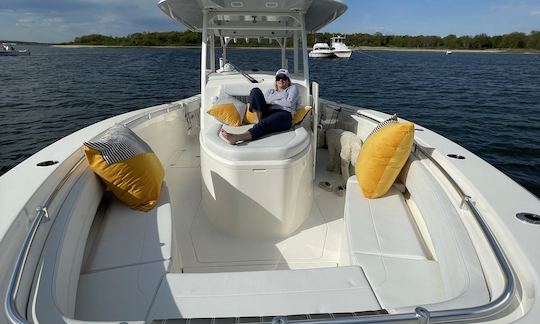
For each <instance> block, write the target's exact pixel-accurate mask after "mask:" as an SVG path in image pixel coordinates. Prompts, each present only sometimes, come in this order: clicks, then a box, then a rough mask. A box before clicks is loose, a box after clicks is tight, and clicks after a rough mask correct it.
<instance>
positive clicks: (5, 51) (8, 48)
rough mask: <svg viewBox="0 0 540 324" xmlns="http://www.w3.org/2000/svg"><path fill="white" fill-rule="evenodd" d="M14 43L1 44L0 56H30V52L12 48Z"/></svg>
mask: <svg viewBox="0 0 540 324" xmlns="http://www.w3.org/2000/svg"><path fill="white" fill-rule="evenodd" d="M15 45H17V44H15V43H2V46H1V47H0V56H18V55H30V51H29V50H27V49H22V50H18V49H16V48H15V47H14V46H15Z"/></svg>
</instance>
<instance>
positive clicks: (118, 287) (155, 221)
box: [75, 183, 173, 321]
mask: <svg viewBox="0 0 540 324" xmlns="http://www.w3.org/2000/svg"><path fill="white" fill-rule="evenodd" d="M98 224H99V225H98V226H99V228H97V229H96V230H97V233H98V234H97V238H96V239H95V241H94V242H93V245H92V248H91V250H90V251H89V254H88V257H87V260H86V263H85V265H84V268H83V269H82V271H81V276H80V278H79V287H78V291H77V306H76V311H75V318H77V319H80V320H90V321H100V320H108V321H111V320H124V321H125V320H143V319H144V318H145V316H146V314H147V312H148V310H149V308H150V305H151V303H152V299H153V296H154V294H155V293H156V291H157V289H158V286H159V284H160V282H161V280H162V278H163V276H165V274H166V273H167V270H168V268H169V264H170V262H171V255H172V252H171V249H172V228H173V227H172V209H171V202H170V197H169V192H168V190H167V186H166V184H165V183H164V184H163V187H162V189H161V195H160V198H159V201H158V204H157V206H156V207H155V208H154V209H152V210H150V211H148V212H141V211H137V210H133V209H130V208H129V207H127V206H125V205H124V204H122V203H121V202H120V201H118V200H117V199H116V198H114V197H113V198H111V200H110V202H109V206H108V208H107V210H106V211H105V214H104V215H103V216H102V220H101V222H98Z"/></svg>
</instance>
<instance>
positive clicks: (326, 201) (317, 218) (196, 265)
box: [165, 137, 345, 272]
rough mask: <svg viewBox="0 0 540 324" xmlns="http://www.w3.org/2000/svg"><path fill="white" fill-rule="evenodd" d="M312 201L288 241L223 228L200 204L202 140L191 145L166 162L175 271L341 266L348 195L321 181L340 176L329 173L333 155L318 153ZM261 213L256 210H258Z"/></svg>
mask: <svg viewBox="0 0 540 324" xmlns="http://www.w3.org/2000/svg"><path fill="white" fill-rule="evenodd" d="M317 155H318V157H317V160H318V164H317V171H316V180H315V181H314V183H313V185H314V193H313V205H312V208H311V213H310V216H309V217H308V219H307V220H306V221H305V222H304V224H303V225H302V226H301V227H300V228H299V229H298V230H297V231H295V232H294V233H293V234H291V235H290V236H289V237H287V238H283V239H267V240H260V239H248V238H240V237H233V236H230V235H228V234H225V233H222V232H220V231H219V230H218V229H217V228H215V227H214V226H213V225H212V224H211V223H210V222H209V221H208V218H207V216H206V215H205V212H204V210H203V208H202V206H201V199H202V196H201V185H202V183H201V181H202V179H201V171H200V157H199V156H200V154H199V143H198V139H197V138H195V137H190V140H189V145H188V146H187V147H185V148H184V149H183V150H181V151H180V152H179V153H178V157H177V159H176V161H174V162H173V163H171V164H170V165H168V166H167V171H166V178H165V180H166V182H167V186H168V188H169V191H170V196H171V203H172V209H173V226H174V228H175V233H174V235H175V237H176V245H175V248H176V252H173V253H174V257H173V266H172V268H171V271H172V272H224V271H227V272H231V271H257V270H276V269H283V270H285V269H306V268H322V267H336V266H339V263H340V251H341V246H342V244H344V240H345V237H344V225H343V205H344V197H339V196H338V195H337V194H335V193H333V192H328V191H325V190H323V189H321V188H319V187H318V185H317V184H318V183H319V182H320V181H329V182H330V183H332V184H333V185H334V186H338V185H339V184H340V182H341V176H340V175H339V174H337V173H335V172H333V173H331V172H328V171H326V165H327V160H328V153H327V150H325V149H320V150H319V151H318V152H317ZM254 212H256V211H254Z"/></svg>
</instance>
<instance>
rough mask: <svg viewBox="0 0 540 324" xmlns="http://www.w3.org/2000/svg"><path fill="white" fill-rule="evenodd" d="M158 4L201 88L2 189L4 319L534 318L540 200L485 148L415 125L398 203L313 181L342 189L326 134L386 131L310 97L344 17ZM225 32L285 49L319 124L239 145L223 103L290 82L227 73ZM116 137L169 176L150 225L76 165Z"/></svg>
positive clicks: (62, 145) (368, 117)
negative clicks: (190, 40) (325, 44)
mask: <svg viewBox="0 0 540 324" xmlns="http://www.w3.org/2000/svg"><path fill="white" fill-rule="evenodd" d="M159 8H160V9H161V10H162V11H163V12H164V13H165V14H167V15H168V16H170V17H171V18H173V19H175V20H177V21H178V22H180V23H182V24H184V25H186V26H187V27H188V28H189V29H190V30H192V31H195V32H201V33H202V44H201V71H200V73H201V74H200V76H201V80H200V87H201V89H200V91H201V92H200V94H197V95H195V96H193V97H190V98H186V99H183V100H180V101H176V102H171V103H166V104H162V105H159V106H154V107H149V108H145V109H140V110H135V111H132V112H128V113H125V114H121V115H118V116H114V117H112V118H109V119H106V120H103V121H101V122H98V123H96V124H93V125H90V126H88V127H86V128H84V129H81V130H79V131H77V132H75V133H73V134H71V135H68V136H66V137H65V138H62V139H61V140H59V141H57V142H55V143H53V144H52V145H50V146H48V147H46V148H44V149H43V150H41V151H39V152H38V153H36V154H35V155H33V156H31V157H30V158H28V159H27V160H25V161H23V162H21V163H20V164H19V165H18V166H16V167H15V168H13V169H11V170H10V171H8V172H7V173H6V174H4V175H3V176H2V177H0V193H1V194H0V206H1V216H2V217H1V219H2V221H1V222H0V258H1V260H2V262H1V263H0V291H1V292H2V297H3V299H4V303H3V305H4V307H3V309H2V312H1V313H0V322H2V323H45V324H48V323H54V324H56V323H71V324H75V323H77V324H81V323H95V322H103V323H119V322H126V323H128V322H129V323H143V322H144V323H172V322H174V323H280V324H285V323H323V322H324V323H430V322H436V323H444V322H451V323H473V322H482V323H487V322H493V323H510V322H512V323H531V324H532V323H537V322H538V319H539V318H540V293H539V292H540V254H539V253H538V247H539V246H540V225H539V224H540V216H538V215H539V214H540V201H539V200H538V198H536V197H535V196H534V195H533V194H531V193H530V192H528V191H527V190H525V189H524V188H523V187H521V186H520V185H518V184H517V183H515V182H514V181H512V180H511V179H510V178H508V177H507V176H506V175H504V174H503V173H502V172H500V171H499V170H497V169H496V168H494V167H493V166H491V165H489V164H488V163H487V162H485V161H483V160H482V159H480V158H479V157H477V156H476V155H474V154H473V153H472V152H470V151H468V150H467V149H465V148H463V147H461V146H459V145H458V144H456V143H453V142H452V141H450V140H449V139H447V138H444V137H443V136H441V135H439V134H437V133H435V132H433V131H431V130H429V129H427V128H425V127H423V126H421V125H416V124H415V125H414V130H415V134H414V143H413V146H412V150H411V151H410V152H409V151H408V150H407V151H406V152H405V153H406V154H407V155H406V156H408V160H407V161H406V163H405V166H404V168H403V169H402V170H401V172H400V174H399V176H398V180H397V181H398V182H397V183H396V184H395V185H394V186H392V187H391V189H390V191H389V192H388V193H387V194H385V195H384V196H382V197H380V198H378V199H367V198H365V196H364V195H363V194H362V192H361V191H360V188H359V185H358V182H357V179H356V177H355V176H352V177H350V178H349V179H347V183H348V185H347V187H346V194H345V196H344V197H341V196H339V195H336V194H335V193H333V192H328V191H327V190H323V189H324V188H321V187H319V186H318V183H320V182H323V181H326V182H329V183H331V184H334V185H336V186H337V185H338V184H341V183H342V182H341V181H342V178H341V176H340V175H339V174H337V173H335V172H334V173H331V172H328V171H326V166H327V163H328V161H329V159H330V153H329V151H328V150H327V149H325V148H322V147H320V146H321V145H319V144H321V143H317V138H318V137H319V136H318V135H319V134H320V132H323V131H325V130H326V129H328V128H329V125H340V126H341V128H343V129H346V130H349V131H351V132H353V133H354V134H356V136H357V138H359V139H360V140H362V141H366V138H367V137H368V136H369V134H370V133H371V132H372V131H373V129H374V128H376V127H377V126H378V125H379V123H380V122H382V121H384V120H386V119H388V118H389V117H390V116H389V115H388V114H385V113H383V112H380V111H375V110H371V109H365V108H361V107H354V106H350V105H346V104H340V103H337V102H335V101H332V98H331V97H330V98H328V99H322V98H319V85H318V84H317V83H316V82H313V83H310V78H309V60H308V47H307V34H308V33H313V32H317V31H318V30H320V29H321V28H323V27H324V26H326V25H327V24H329V23H330V22H332V21H333V20H334V19H336V18H338V17H339V16H341V15H342V14H343V13H344V12H345V11H346V9H347V7H346V5H345V4H343V3H342V2H341V1H337V0H316V1H312V0H297V1H280V0H277V1H274V0H272V1H270V0H267V1H266V0H265V1H248V0H238V1H217V0H161V1H160V2H159ZM216 37H218V38H219V39H220V43H221V48H222V53H223V58H222V59H223V62H226V61H227V51H226V49H227V44H228V41H229V40H230V39H232V38H234V37H246V38H253V39H258V38H267V39H270V40H272V41H277V42H278V43H279V44H280V45H281V66H276V68H275V70H277V69H278V68H281V67H287V63H288V62H289V61H291V62H293V66H291V67H290V71H291V80H292V82H293V83H294V84H296V86H297V87H298V89H299V90H300V103H301V105H302V106H312V109H311V114H310V115H308V117H306V118H305V119H304V120H303V122H301V123H299V124H298V125H296V126H294V127H293V128H291V129H290V130H289V131H286V132H282V133H277V134H273V135H271V136H267V137H264V138H261V139H259V140H257V141H251V142H246V143H243V144H239V145H229V144H228V143H225V142H224V141H223V140H222V139H221V138H220V137H219V133H220V131H219V130H220V128H221V127H227V126H223V125H222V124H221V123H219V122H218V121H217V120H216V119H214V118H213V117H211V116H210V115H209V114H208V113H207V111H208V110H209V108H210V107H211V106H212V101H213V100H214V99H215V97H216V96H218V98H219V96H220V95H223V93H227V94H228V95H229V96H232V97H234V98H236V99H238V101H245V99H246V97H247V96H249V93H250V90H251V89H252V88H254V87H259V88H261V89H262V90H263V91H264V90H266V89H269V88H273V87H274V80H275V72H274V71H258V72H256V73H253V74H251V76H249V75H247V74H246V73H244V72H242V71H222V72H221V73H218V72H217V70H218V69H219V66H216V61H217V60H216V54H215V53H216V51H215V48H214V46H215V45H214V44H216V42H215V38H216ZM287 39H293V44H294V48H293V49H292V51H290V52H288V51H287V48H286V44H287ZM287 55H289V56H292V60H290V58H289V57H288V56H287ZM179 77H189V78H193V75H189V76H188V75H186V76H179ZM223 96H224V95H223ZM227 98H229V97H227ZM234 102H237V101H234ZM235 107H236V105H235ZM117 124H121V125H124V126H126V127H128V128H130V129H131V130H132V131H133V132H134V133H135V134H137V135H138V136H139V137H140V138H142V139H143V140H144V141H145V142H146V143H147V144H148V146H149V147H150V148H151V149H152V150H153V151H154V152H155V155H157V156H158V157H159V160H160V161H161V162H162V164H163V167H164V169H165V180H164V182H163V185H162V187H161V196H160V198H159V201H158V202H157V206H156V207H155V208H153V209H151V210H150V211H148V212H140V211H135V210H132V209H130V208H128V207H127V206H125V205H124V204H122V203H120V202H119V200H117V199H116V198H115V197H114V196H112V195H110V194H109V193H107V192H106V186H105V185H104V184H103V183H102V182H101V181H100V180H99V178H98V177H97V176H96V174H95V173H94V172H93V171H92V169H91V168H90V166H89V164H88V162H87V160H86V159H85V157H84V154H83V153H82V152H81V151H82V148H83V143H84V142H88V141H92V140H93V139H95V138H97V137H99V136H101V135H102V134H103V133H104V132H106V131H107V130H109V129H110V128H111V127H112V126H115V125H117ZM248 127H250V125H246V126H240V127H238V128H240V131H242V130H245V129H246V128H248ZM238 128H234V129H236V130H238ZM234 129H233V128H232V127H230V129H229V130H230V131H231V132H232V131H234ZM463 131H467V130H466V129H464V130H463ZM322 138H324V136H322ZM357 167H360V168H361V167H362V165H357Z"/></svg>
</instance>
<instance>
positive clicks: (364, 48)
mask: <svg viewBox="0 0 540 324" xmlns="http://www.w3.org/2000/svg"><path fill="white" fill-rule="evenodd" d="M50 46H51V47H58V48H193V49H198V48H201V47H200V46H176V45H158V46H142V45H141V46H124V45H83V44H80V45H78V44H77V45H76V44H73V45H71V44H70V45H61V44H55V45H50ZM229 49H253V50H268V49H275V50H279V47H265V46H258V47H229ZM350 49H352V50H353V51H355V52H356V51H389V52H443V53H444V52H446V51H447V50H450V51H452V53H490V54H540V50H537V49H532V48H531V49H526V48H523V49H503V48H494V49H485V50H481V49H444V48H408V47H385V46H355V47H352V46H351V47H350Z"/></svg>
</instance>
